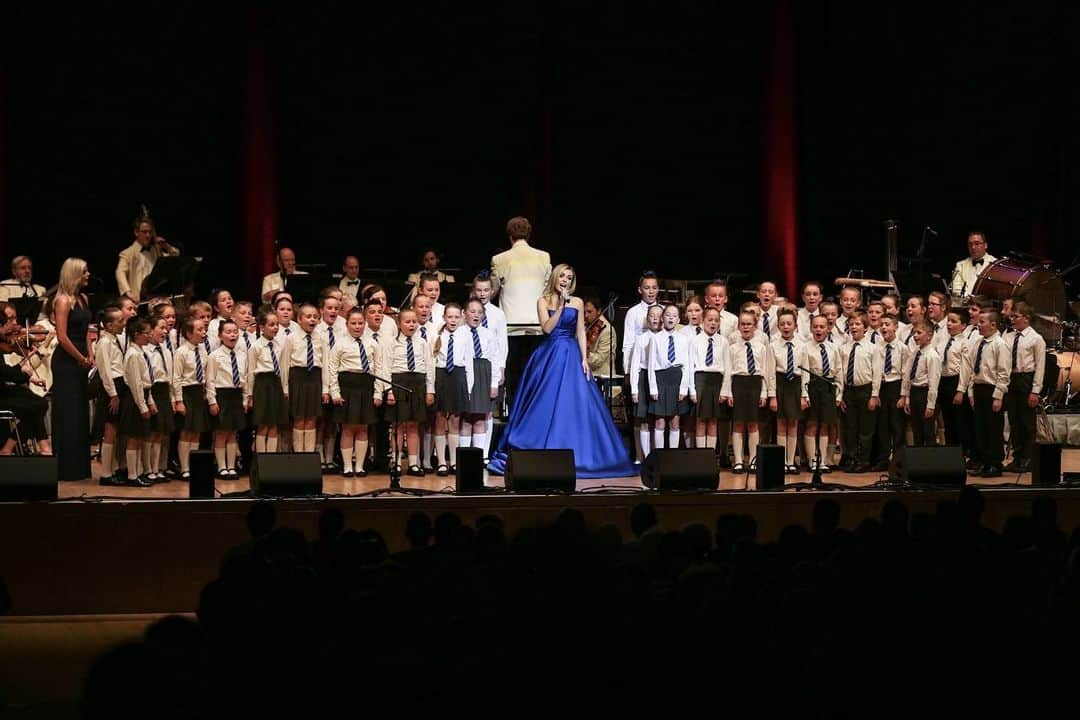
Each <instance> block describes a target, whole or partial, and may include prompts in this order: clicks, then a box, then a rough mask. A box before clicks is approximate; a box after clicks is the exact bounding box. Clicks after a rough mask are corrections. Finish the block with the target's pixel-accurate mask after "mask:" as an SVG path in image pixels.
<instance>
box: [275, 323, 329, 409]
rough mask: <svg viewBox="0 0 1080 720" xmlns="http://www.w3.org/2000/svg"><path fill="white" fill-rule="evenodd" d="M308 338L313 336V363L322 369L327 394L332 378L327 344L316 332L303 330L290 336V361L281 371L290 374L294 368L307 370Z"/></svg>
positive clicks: (287, 351) (323, 388)
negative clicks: (328, 369) (328, 363)
mask: <svg viewBox="0 0 1080 720" xmlns="http://www.w3.org/2000/svg"><path fill="white" fill-rule="evenodd" d="M308 338H311V360H312V365H313V366H314V367H316V368H319V369H321V370H322V393H323V394H324V395H325V394H327V393H329V392H330V379H329V377H327V370H326V344H325V343H324V341H323V339H322V338H321V337H319V336H318V335H316V334H315V333H314V332H312V333H311V334H310V335H309V334H308V333H306V332H304V331H303V330H301V331H300V332H299V333H293V334H292V335H291V336H290V337H289V341H288V342H287V343H285V352H286V357H287V358H288V362H286V363H285V365H284V366H283V367H282V368H281V372H282V373H284V374H288V373H289V372H291V371H292V370H293V369H298V370H299V369H303V370H305V371H306V370H307V364H308V363H307V351H308Z"/></svg>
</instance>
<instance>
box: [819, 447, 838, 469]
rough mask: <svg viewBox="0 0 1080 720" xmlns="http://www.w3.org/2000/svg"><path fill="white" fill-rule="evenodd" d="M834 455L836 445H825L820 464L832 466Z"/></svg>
mask: <svg viewBox="0 0 1080 720" xmlns="http://www.w3.org/2000/svg"><path fill="white" fill-rule="evenodd" d="M834 455H836V443H831V442H827V443H825V453H824V454H823V455H822V456H821V464H822V465H832V464H833V456H834Z"/></svg>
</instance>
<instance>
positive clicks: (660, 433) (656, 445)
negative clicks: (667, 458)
mask: <svg viewBox="0 0 1080 720" xmlns="http://www.w3.org/2000/svg"><path fill="white" fill-rule="evenodd" d="M652 438H653V450H663V449H664V430H663V429H662V428H653V432H652Z"/></svg>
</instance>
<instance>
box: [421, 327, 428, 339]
mask: <svg viewBox="0 0 1080 720" xmlns="http://www.w3.org/2000/svg"><path fill="white" fill-rule="evenodd" d="M420 337H422V338H424V342H427V328H426V327H424V326H423V325H421V326H420Z"/></svg>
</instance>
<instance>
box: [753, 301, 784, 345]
mask: <svg viewBox="0 0 1080 720" xmlns="http://www.w3.org/2000/svg"><path fill="white" fill-rule="evenodd" d="M777 309H778V308H777V307H776V305H771V306H769V309H768V310H765V308H761V315H760V316H759V317H758V322H757V326H758V330H760V331H761V332H763V333H765V334H766V335H768V336H769V342H772V341H773V340H775V339H776V338H778V337H780V328H779V327H778V326H777V322H776V311H777ZM766 317H768V318H769V332H767V333H766V332H765V318H766Z"/></svg>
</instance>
